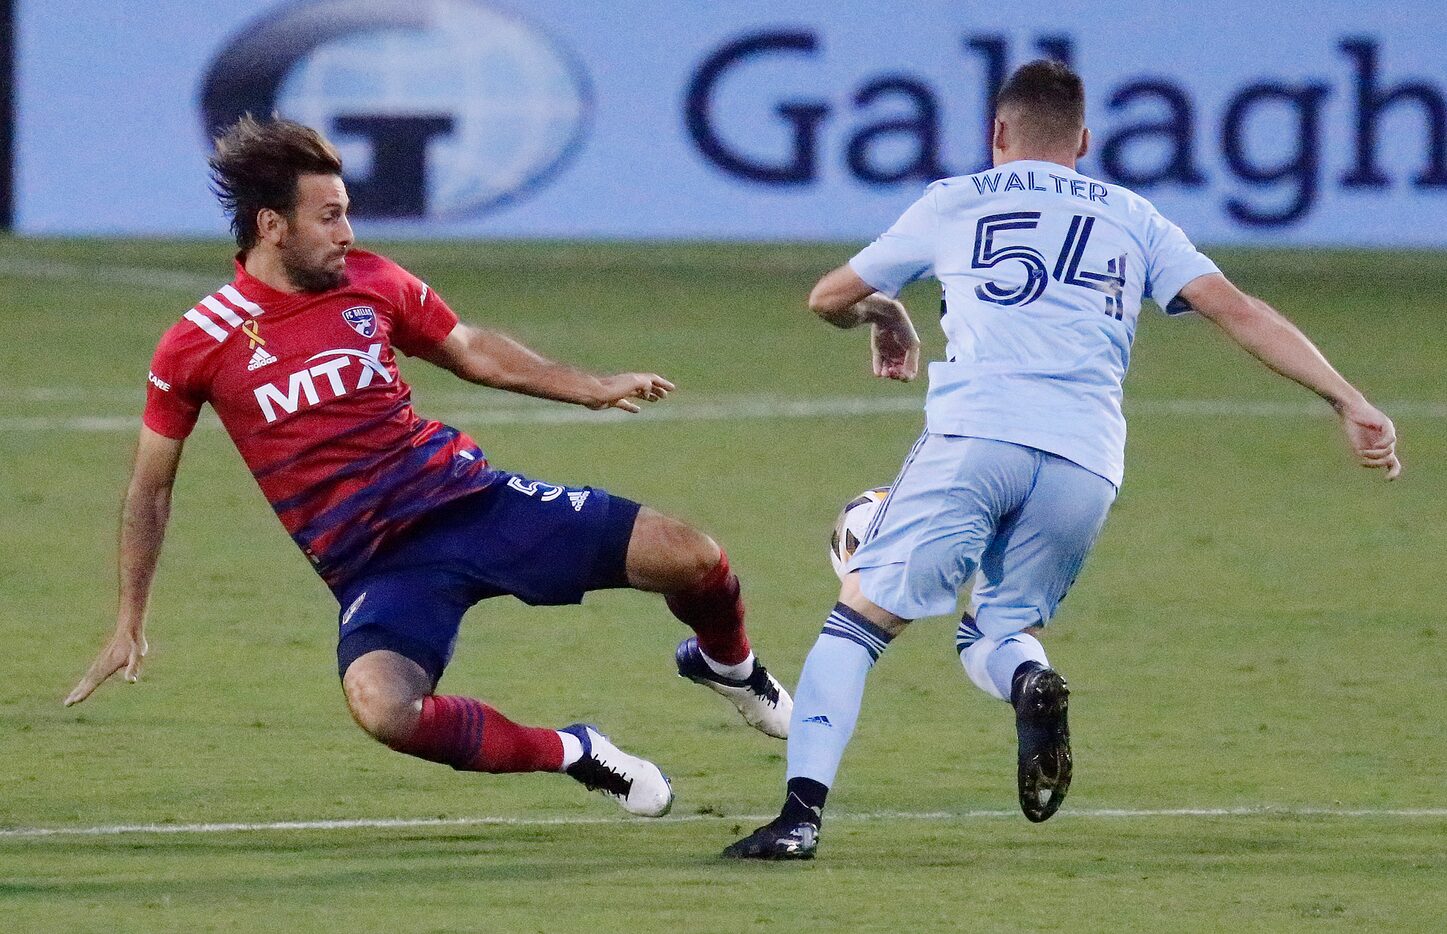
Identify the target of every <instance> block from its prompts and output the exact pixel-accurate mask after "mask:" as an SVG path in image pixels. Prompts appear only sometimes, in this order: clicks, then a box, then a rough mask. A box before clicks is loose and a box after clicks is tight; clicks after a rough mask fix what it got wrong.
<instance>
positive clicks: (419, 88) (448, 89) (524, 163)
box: [201, 0, 593, 219]
mask: <svg viewBox="0 0 1447 934" xmlns="http://www.w3.org/2000/svg"><path fill="white" fill-rule="evenodd" d="M592 106H593V104H592V89H591V86H590V85H589V82H588V79H587V76H586V75H585V73H584V72H583V70H582V68H581V66H580V65H579V64H578V62H577V60H576V59H575V58H574V57H573V55H572V54H571V53H570V52H568V51H567V50H565V49H564V48H563V47H562V46H561V45H559V44H558V43H557V42H556V41H555V40H554V39H553V38H552V37H550V36H548V35H547V34H546V33H544V32H543V31H541V30H540V29H539V28H538V27H536V26H534V25H532V24H531V23H528V22H526V21H525V20H523V19H521V18H519V17H517V16H515V15H513V14H511V13H506V12H503V11H501V10H497V9H493V8H491V7H489V6H487V5H485V4H484V3H482V2H480V0H427V2H419V0H304V2H302V3H299V4H295V5H292V6H287V7H284V8H282V9H281V10H278V11H276V12H273V13H269V14H267V15H265V16H263V17H261V18H260V19H258V20H256V21H254V22H251V23H248V24H247V25H246V26H245V27H244V28H243V29H242V30H241V31H240V32H238V33H237V34H236V35H235V36H234V37H233V38H232V40H231V42H230V43H229V44H228V45H227V46H226V47H225V48H224V49H222V51H221V52H220V54H218V55H217V57H216V59H215V60H214V61H213V62H212V64H211V67H210V69H209V71H208V73H207V75H206V78H205V81H204V83H203V86H202V90H201V110H202V113H203V119H204V121H205V127H206V130H207V132H208V135H209V134H214V133H216V132H217V131H219V130H221V129H224V128H225V127H227V126H229V125H230V124H232V123H234V122H235V121H236V119H237V118H238V117H240V116H241V115H242V114H243V113H251V114H253V115H255V116H258V117H264V116H267V115H270V114H271V113H272V112H273V111H277V112H279V113H281V114H282V115H283V116H286V117H288V118H289V119H293V120H297V121H300V122H302V123H305V124H308V125H309V126H313V127H316V128H317V129H319V130H321V131H322V132H323V133H326V134H327V135H328V136H330V137H332V138H333V140H334V142H336V144H337V146H338V148H339V149H340V150H341V152H342V157H343V160H344V161H345V162H346V164H347V166H348V169H349V174H348V176H347V185H348V188H349V189H350V190H351V194H352V199H353V205H354V207H353V213H355V214H357V215H359V216H363V217H393V218H408V219H460V218H465V217H475V216H477V215H480V214H483V213H486V212H488V211H490V210H493V209H496V208H498V207H500V206H502V205H504V204H507V203H509V202H511V201H514V200H517V199H518V198H521V197H524V196H526V195H527V194H528V193H529V192H531V191H532V190H534V189H536V188H537V187H539V186H540V185H542V184H543V183H544V182H546V181H547V180H548V179H549V178H550V177H552V176H553V175H554V174H555V173H556V172H557V171H558V170H559V169H560V168H561V167H562V166H563V165H564V164H565V163H566V162H567V161H568V159H569V158H570V157H571V156H572V155H573V154H574V153H576V152H577V151H578V149H579V148H580V147H581V144H582V141H583V137H584V136H585V134H586V132H587V128H588V124H589V120H590V118H591V114H592ZM359 168H361V169H362V172H364V173H365V174H362V173H361V172H358V169H359ZM353 173H356V174H353Z"/></svg>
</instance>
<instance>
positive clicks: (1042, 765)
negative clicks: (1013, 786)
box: [1011, 666, 1073, 824]
mask: <svg viewBox="0 0 1447 934" xmlns="http://www.w3.org/2000/svg"><path fill="white" fill-rule="evenodd" d="M1011 694H1012V698H1011V701H1012V703H1013V704H1014V707H1015V734H1016V736H1017V737H1018V738H1019V741H1020V760H1019V783H1020V810H1022V811H1024V812H1025V817H1026V818H1028V819H1029V820H1031V821H1033V822H1034V823H1037V824H1038V823H1040V822H1041V821H1046V820H1049V819H1050V817H1051V816H1052V815H1053V814H1054V813H1055V812H1056V811H1058V810H1060V805H1061V803H1062V802H1064V801H1065V793H1066V792H1067V791H1069V790H1070V775H1071V771H1072V767H1073V762H1072V760H1071V756H1070V725H1069V723H1068V722H1067V721H1066V710H1067V708H1068V707H1069V700H1070V688H1069V686H1068V685H1066V683H1065V679H1064V678H1062V677H1060V673H1059V672H1057V671H1056V670H1055V669H1053V668H1044V667H1041V666H1034V667H1032V668H1030V669H1029V670H1027V671H1025V672H1023V673H1021V674H1018V675H1016V677H1015V685H1014V690H1013V691H1012V692H1011Z"/></svg>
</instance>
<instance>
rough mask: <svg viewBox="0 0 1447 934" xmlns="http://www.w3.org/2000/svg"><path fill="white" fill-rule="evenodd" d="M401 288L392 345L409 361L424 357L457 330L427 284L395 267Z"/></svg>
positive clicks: (448, 310)
mask: <svg viewBox="0 0 1447 934" xmlns="http://www.w3.org/2000/svg"><path fill="white" fill-rule="evenodd" d="M397 274H398V276H399V278H400V282H401V287H402V299H401V302H400V304H399V306H398V307H399V309H400V311H399V313H398V315H397V321H396V323H395V325H394V327H393V328H392V344H393V346H395V347H396V348H397V349H398V350H400V351H402V352H403V353H405V354H406V355H407V356H409V357H415V356H417V355H418V354H423V353H426V352H427V351H429V350H431V349H432V348H434V347H436V346H437V345H438V344H440V343H442V342H443V341H444V340H446V338H447V335H449V334H451V333H452V329H453V328H455V327H457V315H456V314H455V313H454V312H453V311H452V309H451V308H448V307H447V303H446V302H444V301H443V300H442V296H440V295H438V294H437V293H436V292H435V291H433V289H432V288H431V287H429V286H428V285H427V283H425V282H423V281H422V280H421V279H418V278H417V277H416V276H414V275H412V274H411V273H410V272H408V271H407V270H405V269H403V268H401V267H400V266H399V267H397Z"/></svg>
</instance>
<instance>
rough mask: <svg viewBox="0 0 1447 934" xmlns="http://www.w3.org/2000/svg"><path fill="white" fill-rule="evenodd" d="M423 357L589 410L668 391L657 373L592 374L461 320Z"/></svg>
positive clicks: (473, 378) (471, 378)
mask: <svg viewBox="0 0 1447 934" xmlns="http://www.w3.org/2000/svg"><path fill="white" fill-rule="evenodd" d="M424 359H425V360H427V361H428V362H429V363H433V364H436V365H437V366H440V367H442V368H443V369H444V370H450V371H451V372H453V373H455V374H457V375H458V376H459V377H461V378H462V379H465V380H467V381H468V382H470V383H477V384H478V385H480V386H491V387H492V388H494V389H505V390H507V391H508V392H517V393H522V394H524V395H528V396H537V397H539V398H542V399H555V400H557V401H559V402H573V403H576V404H578V405H582V406H586V407H587V408H590V409H609V408H616V409H622V410H623V411H625V412H638V411H639V407H638V402H637V401H635V400H639V401H643V402H659V401H661V400H662V399H664V398H665V397H666V396H667V395H668V394H669V393H670V392H672V391H673V390H674V385H673V384H672V383H670V382H669V381H668V380H666V379H664V378H663V377H662V376H659V375H658V374H657V373H617V374H614V375H612V376H594V375H593V374H591V373H585V372H583V371H582V370H579V369H577V368H576V367H571V366H568V365H567V364H565V363H557V362H555V361H552V360H549V359H547V358H546V357H544V356H542V355H541V354H538V353H535V352H534V351H532V350H530V349H528V348H527V347H524V346H523V345H522V344H520V343H518V342H517V341H515V340H513V339H512V338H510V337H508V336H507V335H505V334H500V333H498V332H497V331H489V330H485V329H483V328H475V327H471V326H470V325H466V324H459V325H457V327H455V328H453V329H452V333H451V334H448V335H447V337H446V338H445V339H444V340H443V341H442V343H440V344H438V345H437V346H436V347H435V348H433V349H432V351H431V352H429V353H427V354H425V355H424Z"/></svg>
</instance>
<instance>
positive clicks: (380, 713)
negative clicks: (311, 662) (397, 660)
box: [342, 657, 427, 746]
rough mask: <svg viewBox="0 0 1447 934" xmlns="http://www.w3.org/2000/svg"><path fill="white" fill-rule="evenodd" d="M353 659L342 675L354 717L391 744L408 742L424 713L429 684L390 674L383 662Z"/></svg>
mask: <svg viewBox="0 0 1447 934" xmlns="http://www.w3.org/2000/svg"><path fill="white" fill-rule="evenodd" d="M366 662H367V659H366V657H363V658H361V659H358V660H357V661H356V662H353V663H352V665H351V666H350V667H349V668H348V669H347V673H346V675H345V676H343V678H342V690H343V692H344V693H345V694H346V698H347V708H348V709H349V710H350V711H351V713H352V719H353V720H355V721H356V722H357V726H359V727H361V728H362V729H363V730H364V731H365V732H366V733H367V734H368V735H369V736H371V737H372V738H374V739H376V740H377V741H378V742H381V743H385V744H386V745H388V746H396V745H398V744H399V743H403V742H405V741H406V740H407V739H408V738H409V737H411V736H412V734H413V733H414V732H415V731H416V729H417V721H418V718H419V717H420V716H421V715H422V698H423V697H425V696H426V694H427V691H426V689H425V686H423V685H419V684H418V683H417V682H416V681H415V680H414V679H410V678H405V677H402V678H399V677H394V676H390V674H391V673H389V672H388V671H386V670H385V668H383V667H382V666H378V665H374V664H367V663H366Z"/></svg>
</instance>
